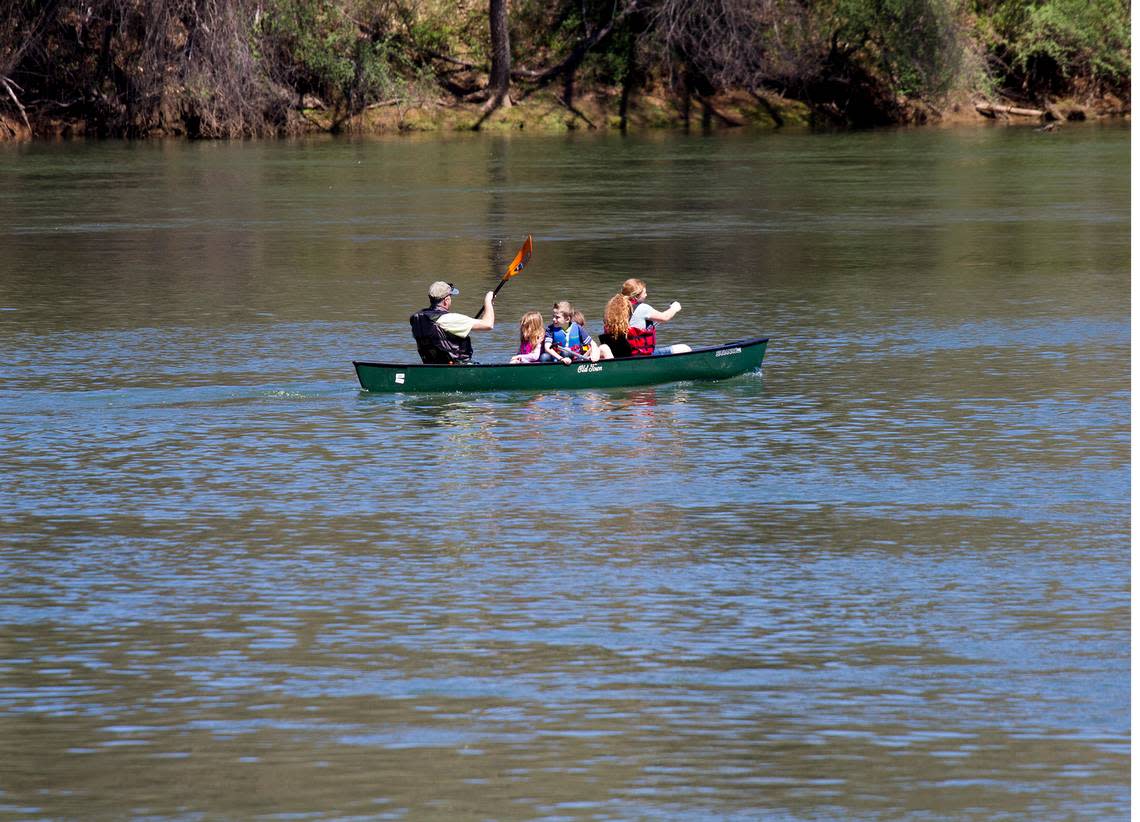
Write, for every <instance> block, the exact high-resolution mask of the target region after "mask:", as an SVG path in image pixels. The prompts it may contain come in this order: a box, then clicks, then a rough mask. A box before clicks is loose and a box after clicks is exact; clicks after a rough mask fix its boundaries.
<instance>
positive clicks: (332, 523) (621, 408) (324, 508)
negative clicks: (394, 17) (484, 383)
mask: <svg viewBox="0 0 1140 822" xmlns="http://www.w3.org/2000/svg"><path fill="white" fill-rule="evenodd" d="M1039 136H1040V135H1035V134H1034V133H1032V132H1028V133H1024V134H1023V133H1021V132H1019V131H1017V130H1013V129H1010V130H1005V131H991V130H982V131H978V132H973V131H971V132H967V133H955V132H938V133H933V132H931V133H926V132H921V133H920V132H900V133H886V134H870V135H822V136H808V135H802V136H797V135H784V136H781V137H776V138H771V137H765V138H757V137H747V136H745V137H729V138H726V139H723V140H720V139H718V140H706V139H703V138H699V137H692V138H676V137H671V138H668V139H662V140H657V139H653V140H636V139H631V140H621V141H618V140H612V141H611V140H604V141H600V142H599V141H592V140H576V139H572V140H568V141H566V142H560V141H556V140H525V139H524V140H506V141H504V140H499V139H483V138H477V139H471V140H456V141H453V142H449V141H443V142H432V141H419V140H409V141H362V142H343V141H338V142H317V143H298V144H289V143H251V144H244V145H232V146H231V145H179V144H165V143H164V144H162V145H161V146H146V147H133V148H130V149H126V148H124V147H123V146H121V145H119V144H91V145H60V146H36V147H23V148H19V149H0V177H2V178H3V182H4V184H3V185H0V226H3V228H0V236H2V240H0V242H2V243H3V245H4V247H5V249H6V253H5V255H3V259H2V260H0V307H2V308H4V309H5V311H4V312H3V313H0V350H2V351H3V352H4V356H3V358H2V360H3V361H2V363H0V463H2V464H3V465H4V482H3V484H2V485H0V536H2V537H3V539H2V540H0V546H2V547H0V555H2V561H0V590H3V591H4V596H3V597H0V644H2V646H3V649H4V653H3V655H2V661H0V738H2V739H4V740H5V742H6V744H5V745H4V746H3V753H2V754H0V808H2V809H3V811H4V812H5V813H6V814H8V815H11V816H13V817H76V816H100V817H102V816H105V817H111V818H117V817H122V816H128V815H129V816H154V817H161V818H186V817H201V816H204V817H223V818H232V817H243V816H254V815H263V816H267V817H281V818H284V817H297V816H305V817H345V816H360V817H365V818H449V819H450V818H495V819H512V818H519V819H522V818H527V819H531V818H536V817H550V818H621V819H629V818H653V819H657V818H678V819H681V818H684V819H705V818H813V819H815V818H851V817H858V818H863V817H880V816H885V817H892V818H898V817H905V818H908V819H910V818H931V819H944V818H947V817H955V818H958V817H967V818H993V817H1003V816H1004V817H1015V818H1027V819H1041V818H1076V817H1079V818H1096V819H1107V818H1123V817H1125V816H1126V815H1127V813H1128V811H1127V805H1128V799H1129V781H1128V774H1127V768H1128V761H1129V745H1130V738H1129V731H1128V706H1129V690H1128V679H1127V677H1128V658H1129V652H1128V622H1127V621H1128V615H1129V583H1128V579H1129V569H1128V544H1129V533H1128V531H1129V529H1128V510H1127V501H1128V498H1129V492H1130V486H1129V470H1128V449H1129V410H1128V407H1129V398H1130V388H1129V383H1128V362H1129V346H1130V330H1129V325H1128V319H1129V318H1128V309H1127V305H1128V295H1129V280H1128V270H1129V268H1128V254H1129V251H1128V246H1127V237H1128V224H1129V216H1128V204H1127V192H1128V186H1127V178H1126V176H1124V175H1121V174H1120V169H1121V168H1126V167H1127V158H1128V143H1127V132H1126V131H1114V130H1106V129H1091V128H1090V129H1082V128H1077V127H1074V128H1073V129H1071V130H1066V133H1064V134H1062V135H1060V137H1059V139H1055V140H1039V139H1036V138H1037V137H1039ZM1054 136H1056V135H1054ZM489 169H490V170H489ZM1027 169H1034V170H1035V172H1034V173H1033V174H1026V170H1027ZM219 181H224V182H225V186H224V188H223V190H219V188H218V185H219ZM1078 181H1079V182H1080V184H1079V185H1078V184H1077V183H1078ZM330 186H332V187H331V188H330ZM91 190H99V191H101V192H104V193H105V194H106V196H105V197H103V198H101V199H100V201H99V202H94V201H93V199H92V198H91V197H90V194H89V193H88V194H85V193H84V192H89V191H91ZM488 226H492V227H493V228H488ZM57 229H58V230H57ZM527 232H533V233H534V235H535V256H534V259H533V260H532V263H531V265H530V266H528V269H527V272H526V274H525V276H523V277H519V278H516V280H515V281H512V283H511V285H510V288H508V289H504V290H503V292H502V293H501V294H500V315H501V319H500V325H499V327H497V328H496V330H495V331H494V332H492V333H490V334H487V335H484V336H483V337H481V338H480V339H479V340H478V344H477V347H478V349H479V351H480V352H481V353H480V356H481V357H484V358H486V359H488V360H493V359H495V358H505V357H506V356H507V355H508V354H509V352H510V349H511V346H512V345H513V344H514V343H513V340H514V337H515V334H516V329H515V324H514V319H513V318H514V317H515V316H516V315H519V314H521V313H522V312H523V311H524V310H526V309H527V308H530V307H532V306H533V307H544V306H545V305H547V304H548V303H549V302H550V300H551V299H552V298H553V297H555V296H567V297H570V298H571V299H574V300H576V301H578V302H579V303H580V304H581V305H582V307H583V308H584V309H585V310H586V313H587V315H588V316H591V317H599V316H600V313H601V312H600V307H601V305H602V304H603V303H604V301H605V298H606V297H608V295H609V294H610V293H612V292H613V290H615V289H616V286H617V284H618V283H619V282H620V279H621V278H622V277H623V276H624V275H625V274H627V273H629V274H638V275H642V276H645V277H646V278H647V279H648V280H650V282H651V284H652V286H653V288H654V289H655V290H654V293H657V294H661V295H662V300H661V302H662V303H665V302H667V301H668V300H669V299H673V298H676V299H679V300H680V301H681V302H682V303H683V304H684V305H685V309H684V312H683V313H682V314H681V315H679V316H678V318H677V320H675V321H674V322H673V323H671V324H670V325H669V326H668V327H666V328H665V329H663V331H662V334H663V335H665V336H666V338H665V342H669V341H678V340H682V339H683V340H684V341H686V342H690V343H694V344H705V343H711V342H720V341H723V340H725V339H731V338H739V337H743V336H749V335H751V334H753V333H764V334H768V335H771V337H772V344H771V346H770V348H769V354H768V358H767V359H766V361H765V367H764V373H763V374H762V375H759V374H758V375H748V376H745V377H742V378H738V379H734V380H731V381H728V382H725V383H717V384H680V385H666V386H656V387H652V388H643V389H627V390H614V391H587V392H580V393H575V394H511V393H501V394H487V395H477V396H465V395H434V396H410V395H409V396H399V395H397V396H377V395H368V394H364V393H362V392H360V391H359V390H358V389H357V387H356V385H355V382H354V380H353V375H352V369H351V365H350V361H351V360H352V359H353V358H354V357H356V358H375V357H378V356H383V357H384V358H386V359H397V360H398V359H401V358H405V357H409V356H411V355H412V354H413V348H412V346H411V342H410V337H409V335H408V333H407V320H406V315H407V314H408V313H410V311H412V310H414V309H415V308H418V307H419V304H420V301H421V296H422V295H421V294H420V292H421V291H422V288H423V287H424V286H425V285H426V284H427V283H428V282H430V281H431V280H432V279H435V274H436V273H438V272H449V273H450V272H454V278H455V279H456V281H457V282H458V283H459V284H460V286H461V288H462V289H463V299H469V300H470V301H472V302H474V301H475V299H476V298H475V297H473V296H471V297H469V296H468V295H475V294H478V293H480V289H484V288H490V287H493V285H494V283H495V281H496V280H497V278H498V276H500V275H501V271H499V270H498V269H499V268H501V265H502V263H503V259H504V258H503V255H502V254H500V253H499V251H500V250H501V249H502V248H506V247H512V248H513V245H512V244H517V241H518V239H520V238H521V236H524V235H525V233H527ZM491 235H494V236H492V241H491V242H488V237H489V236H491ZM516 235H517V236H516ZM504 253H505V254H506V256H508V257H509V255H510V248H508V250H507V251H506V252H504ZM615 272H616V273H615ZM449 279H450V277H449Z"/></svg>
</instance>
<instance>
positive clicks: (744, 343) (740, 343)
mask: <svg viewBox="0 0 1140 822" xmlns="http://www.w3.org/2000/svg"><path fill="white" fill-rule="evenodd" d="M768 339H769V338H768V337H750V338H748V339H746V340H737V341H736V342H727V343H720V344H719V345H706V346H702V347H701V348H694V349H693V350H691V351H685V352H683V353H681V354H658V355H656V356H654V357H652V358H651V357H619V358H617V359H613V360H599V362H639V361H648V360H650V359H654V360H671V359H673V358H674V357H691V356H692V355H694V354H707V353H709V352H710V351H719V350H721V349H725V348H747V347H751V346H753V345H759V344H760V343H766V342H768ZM352 364H353V366H358V365H366V366H369V367H372V368H404V369H419V368H426V369H434V368H456V367H460V368H518V367H519V366H520V365H522V366H523V367H527V366H540V367H541V366H550V365H556V366H559V367H560V368H565V367H566V366H564V365H562V363H559V362H537V363H521V364H520V363H508V362H473V363H468V364H467V365H463V366H456V365H455V364H454V363H423V362H417V363H402V362H377V361H375V360H353V361H352Z"/></svg>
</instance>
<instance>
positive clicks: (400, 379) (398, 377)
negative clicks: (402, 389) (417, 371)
mask: <svg viewBox="0 0 1140 822" xmlns="http://www.w3.org/2000/svg"><path fill="white" fill-rule="evenodd" d="M403 384H404V375H403V374H397V375H396V385H403Z"/></svg>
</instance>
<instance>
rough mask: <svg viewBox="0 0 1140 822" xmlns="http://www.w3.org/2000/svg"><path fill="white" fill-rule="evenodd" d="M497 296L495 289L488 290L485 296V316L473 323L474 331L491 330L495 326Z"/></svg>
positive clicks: (472, 328)
mask: <svg viewBox="0 0 1140 822" xmlns="http://www.w3.org/2000/svg"><path fill="white" fill-rule="evenodd" d="M494 296H495V292H494V291H488V292H487V296H486V297H484V298H483V316H482V317H480V318H479V319H477V320H476V321H475V322H474V323H472V324H471V330H472V331H490V330H491V329H492V328H494V327H495V303H494V302H493V299H494Z"/></svg>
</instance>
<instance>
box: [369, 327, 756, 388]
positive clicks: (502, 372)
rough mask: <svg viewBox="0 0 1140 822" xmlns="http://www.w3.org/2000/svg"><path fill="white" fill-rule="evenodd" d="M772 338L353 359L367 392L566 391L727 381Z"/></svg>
mask: <svg viewBox="0 0 1140 822" xmlns="http://www.w3.org/2000/svg"><path fill="white" fill-rule="evenodd" d="M767 347H768V338H767V337H764V338H756V339H752V340H742V341H740V342H733V343H726V344H725V345H717V346H711V347H709V348H695V349H693V350H692V351H690V352H688V353H685V354H668V355H663V356H659V357H634V358H632V359H622V360H602V361H601V362H595V363H574V364H573V365H562V364H561V363H541V364H534V365H507V364H494V365H420V364H419V363H416V364H415V365H397V364H394V363H383V362H355V361H354V362H353V363H352V364H353V365H354V366H356V376H357V377H358V378H359V379H360V387H361V388H363V389H364V390H365V391H383V392H387V393H410V394H423V393H430V392H441V391H555V390H557V391H560V390H563V389H566V388H622V387H625V386H630V385H655V384H657V383H663V382H679V381H685V380H723V379H725V378H727V377H735V376H736V375H738V374H743V373H745V372H748V371H757V370H759V368H760V364H761V362H763V360H764V351H765V350H766V349H767Z"/></svg>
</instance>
